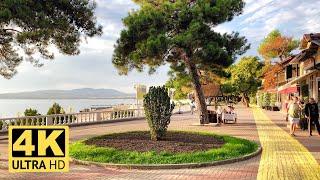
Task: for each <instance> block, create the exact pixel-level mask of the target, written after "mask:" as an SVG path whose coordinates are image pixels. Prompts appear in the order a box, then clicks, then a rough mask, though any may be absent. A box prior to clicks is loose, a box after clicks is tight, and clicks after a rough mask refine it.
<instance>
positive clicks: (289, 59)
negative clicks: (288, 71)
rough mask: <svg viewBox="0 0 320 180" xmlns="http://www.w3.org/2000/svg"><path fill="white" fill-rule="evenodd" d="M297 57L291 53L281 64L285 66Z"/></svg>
mask: <svg viewBox="0 0 320 180" xmlns="http://www.w3.org/2000/svg"><path fill="white" fill-rule="evenodd" d="M295 57H296V55H291V56H289V57H287V58H286V59H284V60H283V61H280V62H279V64H280V65H282V66H284V65H287V64H289V63H290V62H291V61H292V60H293V59H294V58H295Z"/></svg>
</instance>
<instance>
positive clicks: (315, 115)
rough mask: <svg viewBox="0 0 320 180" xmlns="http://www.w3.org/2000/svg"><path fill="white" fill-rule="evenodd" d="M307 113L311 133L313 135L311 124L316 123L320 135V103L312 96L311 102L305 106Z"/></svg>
mask: <svg viewBox="0 0 320 180" xmlns="http://www.w3.org/2000/svg"><path fill="white" fill-rule="evenodd" d="M305 114H306V116H307V118H308V119H309V127H308V129H309V135H310V136H312V129H311V125H312V123H314V125H316V128H317V131H318V134H319V136H320V125H319V109H318V104H317V103H316V101H315V100H314V98H310V100H309V103H308V104H306V107H305Z"/></svg>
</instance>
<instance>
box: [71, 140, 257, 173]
mask: <svg viewBox="0 0 320 180" xmlns="http://www.w3.org/2000/svg"><path fill="white" fill-rule="evenodd" d="M258 145H259V147H258V149H257V150H256V151H255V152H253V153H250V154H247V155H244V156H241V157H238V158H232V159H226V160H221V161H214V162H205V163H185V164H141V165H140V164H112V163H99V162H92V161H83V160H78V159H73V158H70V161H71V162H73V163H75V164H80V165H96V166H100V167H105V168H116V169H141V170H154V169H191V168H200V167H209V166H218V165H225V164H231V163H236V162H240V161H245V160H248V159H251V158H253V157H255V156H257V155H259V154H261V152H262V147H261V145H260V144H258Z"/></svg>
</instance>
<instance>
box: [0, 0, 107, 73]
mask: <svg viewBox="0 0 320 180" xmlns="http://www.w3.org/2000/svg"><path fill="white" fill-rule="evenodd" d="M95 7H96V4H95V3H94V2H91V1H89V0H68V1H66V0H47V1H36V0H3V1H1V2H0V75H2V76H3V77H5V78H11V77H12V76H13V75H14V74H16V72H17V71H16V67H17V66H18V65H19V64H20V63H21V62H22V61H23V60H24V59H25V60H27V61H30V62H31V63H33V64H34V65H35V66H41V65H42V63H41V62H39V59H38V58H35V57H39V56H40V57H42V58H44V59H53V58H54V54H53V53H52V52H51V51H50V50H49V48H50V45H55V47H57V48H58V50H59V51H60V53H62V54H65V55H77V54H79V53H80V51H79V45H80V41H81V36H83V37H85V38H86V37H93V36H94V35H100V34H101V33H102V27H101V26H98V25H97V22H96V17H95V15H94V9H95ZM21 52H22V53H21Z"/></svg>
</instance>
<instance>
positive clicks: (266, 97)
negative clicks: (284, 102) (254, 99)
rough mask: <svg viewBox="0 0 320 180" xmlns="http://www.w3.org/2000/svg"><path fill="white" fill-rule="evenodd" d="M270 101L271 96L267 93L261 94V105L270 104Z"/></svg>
mask: <svg viewBox="0 0 320 180" xmlns="http://www.w3.org/2000/svg"><path fill="white" fill-rule="evenodd" d="M270 102H271V97H270V94H269V93H264V94H263V103H262V105H263V106H270Z"/></svg>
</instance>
